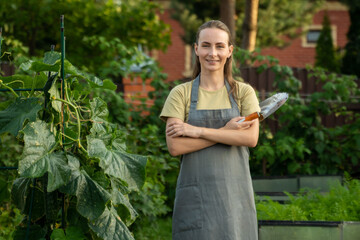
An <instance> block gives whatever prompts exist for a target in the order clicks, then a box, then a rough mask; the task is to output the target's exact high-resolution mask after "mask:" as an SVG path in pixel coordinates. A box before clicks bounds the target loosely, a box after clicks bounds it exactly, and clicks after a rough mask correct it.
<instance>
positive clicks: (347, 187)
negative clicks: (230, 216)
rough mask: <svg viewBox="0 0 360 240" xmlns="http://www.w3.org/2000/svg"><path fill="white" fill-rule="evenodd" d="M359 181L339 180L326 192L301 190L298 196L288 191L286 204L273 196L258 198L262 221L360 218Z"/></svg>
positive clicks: (257, 208) (257, 203) (349, 219)
mask: <svg viewBox="0 0 360 240" xmlns="http://www.w3.org/2000/svg"><path fill="white" fill-rule="evenodd" d="M359 194H360V182H359V180H356V179H353V180H347V181H346V182H345V184H344V185H341V184H340V183H337V184H336V185H333V186H332V187H331V188H330V191H329V192H328V193H326V194H324V193H320V192H319V191H317V190H316V189H302V190H301V192H299V193H298V194H297V195H291V194H289V193H287V195H288V196H289V198H290V201H289V202H286V204H280V203H279V202H274V201H272V200H271V199H267V200H263V201H260V200H257V202H256V210H257V214H258V219H259V220H290V221H360V216H359V214H358V213H359V211H360V203H359V201H358V200H357V199H358V196H359Z"/></svg>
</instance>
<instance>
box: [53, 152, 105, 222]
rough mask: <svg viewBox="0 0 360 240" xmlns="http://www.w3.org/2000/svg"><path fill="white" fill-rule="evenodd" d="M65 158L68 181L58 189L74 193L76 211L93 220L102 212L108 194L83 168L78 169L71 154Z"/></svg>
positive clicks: (78, 165)
mask: <svg viewBox="0 0 360 240" xmlns="http://www.w3.org/2000/svg"><path fill="white" fill-rule="evenodd" d="M67 158H68V163H69V166H70V167H71V176H70V181H69V183H68V184H67V185H66V186H64V187H62V188H61V189H60V190H61V191H62V192H64V193H67V194H71V195H75V196H76V197H77V203H76V209H77V210H78V212H79V213H80V214H81V215H82V216H84V217H86V218H88V219H90V220H94V219H96V218H98V217H99V216H100V215H101V214H102V213H103V212H104V209H105V204H106V202H107V201H108V200H109V199H110V194H109V193H108V192H107V191H106V190H105V189H103V188H102V187H101V186H100V185H99V184H98V183H97V182H95V181H94V180H92V179H91V178H90V176H89V175H88V174H87V173H86V172H85V171H84V170H80V163H79V160H77V159H76V158H75V157H74V156H71V155H68V156H67Z"/></svg>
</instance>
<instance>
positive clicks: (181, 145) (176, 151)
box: [166, 136, 216, 156]
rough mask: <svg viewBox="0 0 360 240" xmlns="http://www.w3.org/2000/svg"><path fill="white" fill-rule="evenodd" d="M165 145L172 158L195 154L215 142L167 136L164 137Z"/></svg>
mask: <svg viewBox="0 0 360 240" xmlns="http://www.w3.org/2000/svg"><path fill="white" fill-rule="evenodd" d="M166 143H167V146H168V150H169V152H170V154H171V155H172V156H179V155H182V154H186V153H191V152H195V151H198V150H201V149H204V148H207V147H210V146H212V145H215V144H216V142H213V141H210V140H206V139H203V138H191V137H168V136H167V137H166Z"/></svg>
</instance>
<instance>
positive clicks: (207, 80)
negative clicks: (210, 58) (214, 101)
mask: <svg viewBox="0 0 360 240" xmlns="http://www.w3.org/2000/svg"><path fill="white" fill-rule="evenodd" d="M224 84H225V82H224V73H222V72H221V73H219V72H211V73H203V72H201V75H200V87H201V88H203V89H206V90H208V91H216V90H219V89H220V88H222V87H223V86H224Z"/></svg>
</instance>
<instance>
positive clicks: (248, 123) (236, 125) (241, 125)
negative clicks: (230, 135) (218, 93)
mask: <svg viewBox="0 0 360 240" xmlns="http://www.w3.org/2000/svg"><path fill="white" fill-rule="evenodd" d="M243 118H244V117H234V118H233V119H231V120H230V121H229V122H227V123H226V125H225V126H224V127H223V129H230V130H239V129H242V130H244V129H248V128H250V127H251V126H252V125H253V124H254V122H255V120H252V121H244V122H241V123H238V121H240V120H241V119H243Z"/></svg>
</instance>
